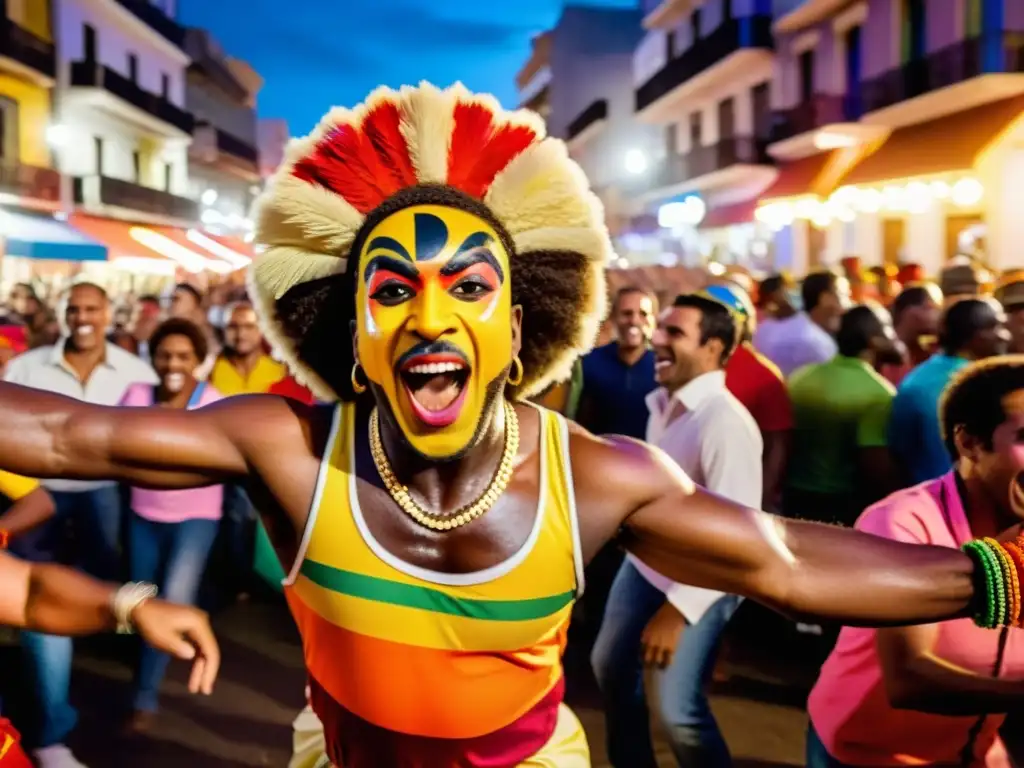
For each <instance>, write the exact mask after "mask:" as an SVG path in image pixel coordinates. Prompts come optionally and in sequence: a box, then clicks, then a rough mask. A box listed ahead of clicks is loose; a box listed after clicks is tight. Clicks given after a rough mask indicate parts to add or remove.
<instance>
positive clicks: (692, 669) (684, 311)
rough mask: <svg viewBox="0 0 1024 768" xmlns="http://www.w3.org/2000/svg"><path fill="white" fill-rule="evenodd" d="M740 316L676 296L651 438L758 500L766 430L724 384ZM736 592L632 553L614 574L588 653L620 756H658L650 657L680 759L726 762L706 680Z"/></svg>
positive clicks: (662, 335)
mask: <svg viewBox="0 0 1024 768" xmlns="http://www.w3.org/2000/svg"><path fill="white" fill-rule="evenodd" d="M740 327H741V326H740V321H739V319H738V318H737V317H736V316H735V315H734V314H733V313H732V311H731V310H730V309H728V308H727V307H726V306H725V305H724V304H721V303H719V302H717V301H715V300H714V299H713V298H711V296H710V295H709V294H707V293H698V294H693V295H686V296H680V297H678V298H677V299H676V300H675V302H674V304H673V305H672V306H671V307H669V308H668V309H666V310H665V311H664V312H663V313H662V314H661V316H660V318H659V321H658V328H657V330H656V331H655V334H654V339H653V345H654V353H655V360H656V362H655V366H656V367H655V375H656V378H657V380H658V383H659V384H660V385H661V386H660V388H659V389H657V390H656V391H654V392H652V393H651V394H650V395H649V396H648V405H649V408H650V411H651V415H650V420H649V422H648V427H647V440H648V442H650V443H652V444H654V445H657V446H658V447H659V448H661V449H662V450H664V451H665V453H666V454H667V455H668V457H669V458H670V459H672V460H673V461H675V463H676V464H678V465H679V467H680V469H681V470H682V471H683V472H685V473H686V474H687V475H688V476H689V477H690V478H691V479H692V480H693V481H694V482H697V483H700V484H701V485H703V486H704V487H706V488H708V489H709V490H711V491H714V492H715V493H717V494H720V495H722V496H725V497H727V498H730V499H732V500H734V501H738V502H740V503H742V504H746V505H747V506H749V507H752V508H755V509H756V508H757V507H758V504H760V502H761V491H762V488H761V452H762V447H763V446H762V442H761V433H760V430H758V428H757V424H756V423H755V422H754V419H753V418H752V417H751V415H750V414H749V413H748V412H747V410H746V409H745V408H744V407H743V406H742V405H741V404H740V402H739V401H738V400H736V398H734V397H733V396H732V395H731V394H730V393H729V391H728V390H727V389H726V387H725V371H724V367H725V364H726V362H727V361H728V359H729V355H730V354H731V353H732V351H733V349H735V347H736V344H737V342H738V339H739V332H740ZM738 605H739V598H738V597H736V596H734V595H723V594H722V593H720V592H714V591H711V590H707V589H700V588H698V587H691V586H686V585H683V584H676V583H673V582H672V581H670V580H669V579H666V578H665V577H663V576H661V575H660V574H658V573H656V572H655V571H653V570H651V569H650V568H649V567H647V566H645V565H643V564H642V563H640V562H639V561H638V560H635V559H634V558H632V557H630V556H627V560H626V562H625V563H623V565H622V568H621V569H620V570H619V573H618V575H617V576H616V578H615V583H614V585H613V586H612V590H611V594H610V595H609V598H608V605H607V608H606V610H605V617H604V623H603V624H602V626H601V631H600V633H599V634H598V638H597V642H596V643H595V645H594V651H593V654H592V657H591V662H592V664H593V667H594V673H595V675H596V676H597V681H598V685H599V686H600V688H601V692H602V694H603V696H604V699H605V717H606V723H607V734H608V757H609V760H610V761H611V764H612V765H613V766H616V768H656V766H657V762H656V761H655V758H654V752H653V748H652V744H651V736H650V727H649V722H650V721H649V715H648V711H647V704H646V697H645V692H644V674H643V672H644V670H643V666H644V665H645V664H646V665H647V666H648V667H652V668H653V669H654V674H653V677H652V679H653V680H654V681H655V683H656V686H657V690H656V691H652V692H651V693H652V694H654V695H655V700H656V701H657V710H658V711H657V714H658V716H659V718H660V719H661V721H662V723H663V725H664V728H665V731H666V733H667V734H668V736H669V740H670V743H671V746H672V750H673V752H674V754H675V756H676V760H677V761H678V763H679V765H681V766H699V767H700V768H719V766H727V765H729V764H730V757H729V751H728V749H727V747H726V745H725V742H724V740H723V739H722V736H721V734H720V732H719V730H718V726H717V724H716V723H715V718H714V716H713V715H712V713H711V708H710V705H709V703H708V699H707V696H706V695H705V693H704V688H705V685H706V683H707V682H708V681H709V679H710V677H711V674H712V672H713V671H714V664H715V657H716V655H717V651H718V646H719V639H720V637H721V633H722V631H723V630H724V629H725V626H726V624H727V623H728V621H729V619H730V617H731V616H732V614H733V611H735V610H736V607H737V606H738Z"/></svg>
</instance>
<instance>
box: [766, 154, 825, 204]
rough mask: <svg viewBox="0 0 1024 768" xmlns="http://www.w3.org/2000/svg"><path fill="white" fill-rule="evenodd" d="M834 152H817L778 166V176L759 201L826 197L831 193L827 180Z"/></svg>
mask: <svg viewBox="0 0 1024 768" xmlns="http://www.w3.org/2000/svg"><path fill="white" fill-rule="evenodd" d="M835 155H836V152H835V151H832V152H819V153H818V154H816V155H810V156H809V157H802V158H800V159H799V160H793V161H792V162H788V163H780V164H779V175H778V176H776V177H775V181H773V182H772V184H771V186H770V187H768V189H766V190H765V191H764V192H762V193H761V198H760V199H761V200H762V201H764V200H781V199H784V198H788V197H803V196H805V195H817V196H821V197H827V196H828V195H829V193H830V192H831V191H832V190H831V189H829V188H828V187H829V186H831V185H830V183H829V179H830V177H831V176H832V174H831V173H829V171H830V169H831V164H832V162H833V161H834V160H835Z"/></svg>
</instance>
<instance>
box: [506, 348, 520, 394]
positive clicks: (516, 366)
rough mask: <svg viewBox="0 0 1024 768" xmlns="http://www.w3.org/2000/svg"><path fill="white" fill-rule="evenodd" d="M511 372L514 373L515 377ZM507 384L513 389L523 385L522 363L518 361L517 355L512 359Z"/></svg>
mask: <svg viewBox="0 0 1024 768" xmlns="http://www.w3.org/2000/svg"><path fill="white" fill-rule="evenodd" d="M512 371H516V373H515V375H513V374H512ZM508 383H509V385H511V386H513V387H518V386H519V385H520V384H522V383H523V361H522V360H520V359H519V355H516V356H515V357H513V358H512V366H511V368H510V369H509V374H508Z"/></svg>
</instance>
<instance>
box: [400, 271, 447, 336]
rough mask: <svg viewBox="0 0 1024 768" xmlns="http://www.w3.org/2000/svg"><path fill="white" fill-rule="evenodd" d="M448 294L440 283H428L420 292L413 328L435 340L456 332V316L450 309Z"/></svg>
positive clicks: (412, 323)
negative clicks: (453, 315) (454, 316)
mask: <svg viewBox="0 0 1024 768" xmlns="http://www.w3.org/2000/svg"><path fill="white" fill-rule="evenodd" d="M447 299H448V294H447V293H446V292H445V290H444V288H442V287H441V286H440V285H428V286H426V287H425V288H424V289H423V291H421V292H420V295H419V297H418V298H417V301H418V302H419V307H418V308H417V309H418V311H417V312H416V313H415V314H414V315H413V317H412V322H411V324H410V325H411V326H412V327H411V330H413V331H415V332H416V333H418V334H419V335H420V336H423V337H424V338H426V339H430V340H431V341H433V340H434V339H439V338H441V337H442V336H444V335H445V334H449V333H454V332H455V325H454V318H453V317H452V315H451V312H450V311H449V309H448V301H447Z"/></svg>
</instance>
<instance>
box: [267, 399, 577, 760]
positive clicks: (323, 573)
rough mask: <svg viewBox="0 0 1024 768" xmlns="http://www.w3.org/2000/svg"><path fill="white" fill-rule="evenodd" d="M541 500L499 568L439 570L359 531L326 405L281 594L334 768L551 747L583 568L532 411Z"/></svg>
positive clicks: (350, 427) (558, 423)
mask: <svg viewBox="0 0 1024 768" xmlns="http://www.w3.org/2000/svg"><path fill="white" fill-rule="evenodd" d="M537 410H538V412H539V414H540V426H541V428H540V446H539V450H540V482H539V501H538V505H537V512H536V516H535V519H534V524H533V528H532V530H531V533H530V534H529V536H528V538H527V540H526V542H525V544H523V546H522V547H521V548H520V550H519V551H518V552H516V553H515V554H514V555H512V556H511V557H510V558H508V559H507V560H505V561H504V562H502V563H500V564H498V565H495V566H493V567H490V568H487V569H485V570H482V571H477V572H475V573H459V574H447V573H439V572H435V571H431V570H428V569H424V568H420V567H417V566H415V565H412V564H409V563H406V562H404V561H403V560H401V559H400V558H398V557H396V556H395V555H393V554H392V553H390V552H388V551H387V550H386V549H385V548H384V547H383V545H381V544H380V543H379V542H378V541H377V540H376V539H375V538H374V537H373V534H372V533H371V532H370V529H369V526H368V525H367V523H366V520H365V518H364V517H363V513H362V511H361V509H360V507H359V501H358V497H357V495H356V488H357V484H358V481H357V478H356V474H355V466H354V465H355V448H354V446H355V434H356V430H357V429H360V428H361V429H366V420H365V418H364V419H361V420H358V421H357V418H356V411H355V407H354V406H353V405H352V404H341V405H339V406H337V408H336V410H335V414H334V422H333V425H332V428H331V432H330V436H329V438H328V443H327V448H326V449H325V451H324V459H323V460H322V462H321V466H320V473H319V476H318V478H317V484H316V490H315V492H314V496H313V502H312V506H311V509H310V514H309V519H308V521H307V523H306V529H305V532H304V534H303V538H302V541H301V543H300V546H299V553H298V558H297V560H296V563H295V565H294V567H293V568H292V571H291V573H290V574H289V576H288V578H287V579H286V580H285V595H286V597H287V599H288V604H289V606H290V608H291V611H292V614H293V616H294V617H295V620H296V623H297V624H298V627H299V632H300V634H301V635H302V644H303V651H304V655H305V661H306V667H307V670H308V672H309V675H310V688H311V694H312V695H311V702H312V705H313V708H314V710H315V711H316V713H317V715H318V716H319V717H320V719H321V721H323V723H324V726H325V734H326V738H327V752H328V755H329V756H330V758H331V760H332V762H333V763H334V764H335V765H337V766H344V768H363V766H380V765H389V766H395V768H420V767H422V768H427V767H428V766H430V767H432V766H442V765H443V766H445V767H446V768H447V767H448V766H453V767H454V766H465V767H466V768H498V767H499V766H511V765H517V764H518V763H520V762H521V761H522V760H524V759H526V758H528V757H529V756H530V755H532V754H534V753H535V752H536V751H538V750H539V749H540V748H541V747H543V745H544V744H545V743H546V742H547V740H548V739H549V738H550V737H551V735H552V733H553V732H554V729H555V724H556V721H557V719H558V707H559V705H560V704H561V700H562V693H563V690H564V683H563V680H562V665H561V656H562V652H563V650H564V648H565V642H566V635H567V629H568V625H569V619H570V615H571V612H572V606H573V602H574V601H575V599H576V597H577V596H578V595H579V594H580V593H581V591H582V588H583V563H582V556H581V551H580V546H579V530H578V526H577V520H576V509H575V499H574V495H573V482H572V468H571V465H570V461H569V450H568V447H569V433H568V425H567V423H566V422H565V420H564V419H563V418H562V417H561V416H559V415H557V414H555V413H553V412H551V411H547V410H544V409H541V408H538V409H537Z"/></svg>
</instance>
